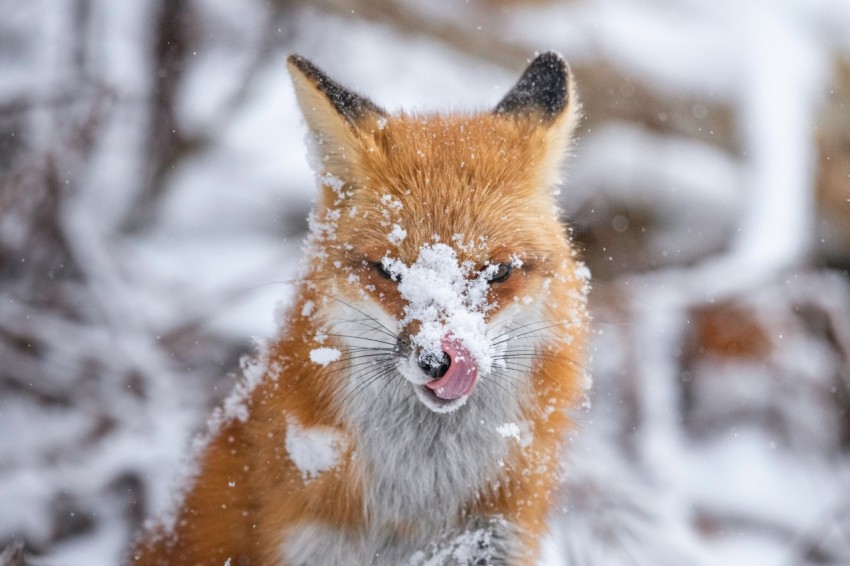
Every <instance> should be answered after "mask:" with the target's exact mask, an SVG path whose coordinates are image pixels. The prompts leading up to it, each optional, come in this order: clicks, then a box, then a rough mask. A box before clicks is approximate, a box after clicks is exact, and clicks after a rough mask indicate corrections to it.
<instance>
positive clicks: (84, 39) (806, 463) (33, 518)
mask: <svg viewBox="0 0 850 566" xmlns="http://www.w3.org/2000/svg"><path fill="white" fill-rule="evenodd" d="M550 49H554V50H557V51H560V52H562V53H563V54H564V55H565V56H566V57H567V58H568V59H569V60H570V62H571V65H572V68H573V70H574V72H575V75H576V78H577V81H578V88H579V92H580V95H581V98H582V101H583V104H584V114H585V119H584V120H583V121H582V123H581V125H580V128H579V132H578V140H577V145H576V148H575V151H574V155H573V157H572V159H571V160H570V162H569V165H568V169H569V171H568V179H569V180H568V182H567V184H566V186H565V187H564V190H563V191H562V193H561V199H562V203H563V207H564V210H565V215H566V217H567V219H568V220H569V221H570V222H571V223H572V225H573V227H574V235H575V239H576V241H577V243H578V245H579V246H580V247H581V248H582V249H583V250H584V252H583V253H584V256H585V258H586V260H587V262H588V263H589V265H590V266H591V268H592V270H593V273H594V295H593V307H594V313H595V323H594V329H595V331H596V341H595V345H594V361H593V374H594V377H595V386H594V387H595V389H594V393H593V403H592V406H591V407H590V408H589V409H585V410H583V411H582V412H581V413H580V414H579V415H578V416H577V420H578V421H579V424H580V428H579V430H578V431H577V433H576V435H575V439H574V441H573V442H572V443H571V446H570V450H569V454H570V455H569V458H568V460H567V461H566V462H565V463H564V467H565V470H566V476H567V483H566V486H565V488H566V489H565V495H564V497H563V502H562V504H561V509H560V512H559V513H558V516H557V517H555V518H554V520H553V530H554V531H555V536H554V537H553V538H552V539H551V540H548V541H546V556H545V557H544V563H545V564H546V566H560V565H567V564H569V565H614V566H616V565H619V564H623V565H625V564H630V565H639V566H643V565H647V566H658V565H670V566H674V565H691V564H693V565H701V564H705V565H746V566H761V565H764V566H768V565H770V566H772V565H783V566H785V565H787V566H792V565H803V564H806V565H815V564H818V565H823V564H836V565H838V564H844V565H847V564H850V458H848V455H850V277H848V271H847V270H848V268H850V2H848V1H847V0H797V1H792V0H783V1H776V0H713V1H711V2H706V1H703V0H644V1H626V0H562V1H556V0H535V1H515V0H514V1H512V0H469V1H467V2H460V1H459V0H440V1H435V2H418V1H415V0H350V1H344V0H316V1H314V2H309V3H307V2H297V1H295V0H240V1H238V2H236V1H231V0H156V1H153V0H66V1H64V2H55V1H54V0H28V1H26V2H21V1H20V0H0V548H2V546H3V545H5V544H7V543H10V542H15V541H24V542H25V543H26V545H27V548H28V549H29V552H30V553H31V555H32V556H33V561H34V563H37V564H49V565H74V564H82V563H85V564H92V565H100V564H103V565H109V564H116V563H118V562H119V559H120V556H121V552H122V549H123V548H124V547H125V546H126V544H127V542H128V540H129V537H130V536H131V534H132V533H133V532H134V531H135V530H136V529H137V528H138V526H139V524H140V522H141V520H142V519H143V517H145V516H147V515H148V514H149V513H151V512H154V511H156V510H157V509H159V508H161V507H162V506H163V504H164V503H165V502H166V501H167V499H168V490H169V485H170V483H169V482H170V481H171V479H172V478H173V477H174V474H175V472H176V470H177V468H178V465H179V462H180V459H181V456H182V455H183V454H184V453H185V452H186V450H187V446H188V445H189V442H190V440H191V438H192V436H193V434H195V433H196V432H197V431H198V430H199V429H200V428H201V427H202V426H203V423H204V421H205V418H206V416H207V415H208V414H209V412H210V410H211V408H212V407H214V406H215V404H216V403H217V402H218V401H220V399H221V398H222V396H223V395H225V394H226V393H227V392H228V391H229V389H230V388H231V387H232V385H233V383H234V374H235V372H236V371H238V360H239V358H240V356H242V355H244V354H246V353H249V352H250V351H251V347H252V346H251V338H252V337H262V336H268V335H269V334H271V332H272V330H273V324H274V323H273V321H274V311H275V305H276V304H277V303H278V302H280V301H284V302H285V301H286V300H287V297H289V296H290V295H291V293H292V289H291V286H290V285H288V284H287V283H286V281H287V280H288V279H290V278H291V277H292V276H293V274H294V273H295V272H296V270H297V267H298V263H299V253H300V250H299V246H300V242H301V239H302V237H303V235H304V231H305V229H306V221H305V218H306V215H307V211H308V209H309V206H310V202H311V199H312V195H313V191H314V182H313V176H312V174H311V172H310V171H309V169H308V166H307V161H306V158H305V151H304V149H303V138H304V133H305V131H304V127H303V125H302V123H301V119H300V116H299V115H298V112H297V108H296V104H295V100H294V94H293V92H292V89H291V86H290V84H289V79H288V76H287V73H286V70H285V65H284V58H285V56H286V54H288V53H290V52H293V51H297V52H299V53H302V54H303V55H305V56H307V57H309V58H311V59H313V60H314V61H315V62H316V63H317V64H319V65H320V66H321V67H323V68H324V69H326V70H327V71H328V72H329V73H330V74H331V75H332V76H334V77H336V78H338V79H339V80H340V81H341V82H343V83H345V84H347V85H349V86H351V87H354V88H356V89H359V90H361V91H362V92H364V93H366V94H368V95H369V96H370V97H371V98H373V99H374V100H375V101H376V102H378V104H380V105H382V106H384V107H386V108H388V109H390V110H392V109H397V108H407V109H414V110H438V109H476V108H488V107H491V106H492V105H494V104H495V103H496V102H497V101H498V100H499V99H500V97H501V96H502V95H503V94H504V93H505V92H506V90H507V89H508V88H509V87H510V86H511V85H512V84H513V82H514V81H515V80H516V79H517V77H518V76H519V73H520V72H521V71H522V69H523V67H524V65H525V63H526V62H527V60H528V59H529V58H530V57H532V55H533V53H534V52H535V51H543V50H550Z"/></svg>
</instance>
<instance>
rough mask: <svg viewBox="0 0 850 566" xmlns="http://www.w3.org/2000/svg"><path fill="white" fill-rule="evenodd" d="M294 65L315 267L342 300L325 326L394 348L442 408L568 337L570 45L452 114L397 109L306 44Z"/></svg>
mask: <svg viewBox="0 0 850 566" xmlns="http://www.w3.org/2000/svg"><path fill="white" fill-rule="evenodd" d="M288 65H289V71H290V74H291V76H292V80H293V83H294V85H295V92H296V95H297V99H298V102H299V105H300V107H301V110H302V113H303V114H304V118H305V121H306V123H307V126H308V128H309V132H310V135H309V136H308V143H309V145H310V146H311V147H310V148H309V153H310V156H311V161H312V163H311V165H312V167H313V169H314V170H315V172H316V174H317V176H318V178H319V182H320V184H321V186H322V192H321V195H320V198H319V200H318V203H317V207H316V210H315V212H314V213H313V216H312V218H311V246H310V247H311V252H310V255H311V264H310V273H309V275H308V277H307V279H308V280H310V281H312V282H313V283H312V284H313V285H314V289H315V290H316V291H317V292H320V293H321V294H322V296H323V297H326V298H330V301H327V300H325V301H324V302H326V303H328V302H329V303H330V306H329V307H328V309H327V312H326V313H325V314H324V315H323V316H324V317H325V324H326V328H327V329H329V330H327V333H326V335H327V336H337V337H338V338H339V340H341V341H342V342H343V343H344V344H345V345H347V346H348V347H349V351H354V352H361V353H362V354H361V355H362V356H368V355H370V354H369V353H368V352H374V351H377V350H383V352H384V353H385V356H386V357H387V358H388V359H390V360H391V363H390V364H389V366H388V369H386V370H384V373H383V374H381V377H383V378H387V377H388V374H389V373H393V374H394V375H395V376H397V375H398V374H400V375H401V377H403V378H404V380H406V382H408V383H409V386H410V387H412V389H413V391H414V392H415V393H416V397H417V398H418V399H419V400H420V401H421V402H422V403H423V404H424V405H425V406H427V407H428V408H429V409H431V410H433V411H435V412H450V411H453V410H455V409H458V408H459V407H461V406H462V405H464V404H465V403H466V402H467V401H468V400H469V399H470V398H474V397H475V390H476V386H477V385H478V384H479V382H480V381H481V380H485V379H488V376H497V375H499V372H502V373H504V372H507V371H508V370H511V371H514V372H517V371H519V368H520V367H528V368H529V370H530V369H531V368H532V366H533V365H534V364H533V357H532V356H531V355H530V354H531V353H533V352H535V351H538V350H539V349H540V348H544V347H548V346H547V345H548V344H549V343H550V342H551V341H552V340H553V339H556V338H561V339H562V341H564V342H569V341H570V340H571V336H572V332H573V328H574V327H573V328H571V326H570V325H569V319H570V318H576V317H581V316H583V308H584V307H583V304H584V303H583V301H584V292H585V289H584V287H585V282H584V280H583V279H582V277H580V272H581V270H582V268H581V267H580V264H579V263H578V262H577V261H576V260H575V259H574V253H573V251H572V248H571V247H570V245H569V242H568V239H567V234H566V231H565V228H564V226H563V225H562V223H561V222H560V220H559V211H558V208H557V206H556V199H555V195H556V188H557V186H558V183H559V182H560V179H559V172H560V169H561V163H562V159H563V157H564V155H565V153H566V150H567V148H568V145H569V143H570V139H571V135H572V132H573V129H574V127H575V124H576V121H577V116H578V104H577V102H576V97H575V92H574V87H573V81H572V77H571V74H570V72H569V69H568V67H567V65H566V63H565V62H564V61H563V59H561V57H560V56H558V55H556V54H554V53H544V54H542V55H540V56H538V57H537V58H536V59H534V60H533V61H532V62H531V64H530V65H529V66H528V68H527V69H526V70H525V72H524V73H523V75H522V76H521V77H520V79H519V81H518V82H517V84H516V85H515V86H514V87H513V88H512V89H511V90H510V91H509V92H508V93H507V95H506V96H505V97H504V98H503V99H502V100H501V102H499V103H498V104H497V105H496V107H495V108H494V109H493V110H491V111H488V112H482V113H478V114H452V115H416V114H405V113H400V114H395V115H390V114H388V113H387V112H386V111H384V110H383V109H382V108H381V107H379V106H378V105H376V104H375V103H373V102H372V101H370V100H369V99H367V98H365V97H363V96H361V95H359V94H357V93H355V92H352V91H351V90H349V89H346V88H345V87H343V86H342V85H340V84H339V83H337V82H335V81H334V80H332V79H331V78H329V77H328V76H327V75H325V74H324V73H323V72H322V71H321V70H319V69H318V68H317V67H316V66H314V65H313V64H312V63H310V62H309V61H307V60H306V59H304V58H302V57H300V56H298V55H292V56H290V57H289V59H288ZM555 287H560V290H557V291H555V290H553V288H555ZM334 303H338V306H339V305H344V306H341V307H339V308H334V307H333V304H334ZM311 310H312V309H311ZM334 312H336V314H335V315H334V314H333V313H334ZM346 313H347V314H346ZM340 321H342V322H340ZM547 321H548V323H551V324H549V325H548V326H547ZM574 322H578V321H574ZM551 327H559V330H558V331H557V332H554V333H553V332H546V331H545V330H546V329H547V328H551ZM523 332H525V334H523ZM553 336H555V338H553ZM512 347H513V348H514V350H517V349H519V351H521V352H523V353H525V354H526V355H525V357H524V358H523V359H522V361H516V359H517V358H516V357H515V358H513V359H514V361H513V362H510V361H509V360H510V358H509V356H507V355H506V352H509V351H510V350H511V348H512ZM371 355H377V354H374V353H373V354H371ZM354 359H357V356H349V360H354ZM367 361H369V360H368V358H367V359H365V360H364V361H363V363H366V362H367ZM511 363H513V368H511V367H509V366H510V365H511ZM351 365H352V367H354V366H355V365H356V364H355V363H352V364H351ZM355 373H356V372H355ZM520 373H523V372H520ZM524 374H530V371H526V372H524ZM360 375H361V376H362V375H363V374H362V373H361V374H360ZM375 375H377V374H376V372H372V373H371V374H369V376H370V377H374V376H375ZM364 379H365V378H364ZM375 379H377V377H375Z"/></svg>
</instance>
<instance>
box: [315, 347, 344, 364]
mask: <svg viewBox="0 0 850 566" xmlns="http://www.w3.org/2000/svg"><path fill="white" fill-rule="evenodd" d="M340 356H342V352H340V351H339V350H337V349H336V348H315V349H313V350H310V359H311V360H312V361H313V363H316V364H319V365H321V366H326V365H328V364H330V363H333V362H335V361H337V360H338V359H339V358H340Z"/></svg>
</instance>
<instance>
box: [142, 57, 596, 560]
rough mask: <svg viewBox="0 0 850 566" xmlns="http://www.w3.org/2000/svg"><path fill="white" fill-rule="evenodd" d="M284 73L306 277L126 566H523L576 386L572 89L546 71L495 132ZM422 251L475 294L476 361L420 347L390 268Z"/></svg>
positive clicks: (581, 280) (462, 353)
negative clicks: (297, 145)
mask: <svg viewBox="0 0 850 566" xmlns="http://www.w3.org/2000/svg"><path fill="white" fill-rule="evenodd" d="M288 66H289V72H290V74H291V76H292V81H293V84H294V87H295V92H296V95H297V99H298V103H299V105H300V107H301V111H302V113H303V115H304V118H305V121H306V123H307V126H308V128H309V130H310V145H311V146H312V147H311V153H312V155H313V159H312V160H313V162H314V163H312V165H313V167H314V169H315V170H316V174H317V178H318V179H319V184H320V196H319V198H318V200H317V204H316V207H315V210H314V211H313V213H312V216H311V235H310V237H309V240H308V243H307V245H306V264H305V268H304V277H303V278H302V279H301V280H300V282H299V284H298V289H297V294H296V299H295V302H294V304H293V305H292V307H291V308H290V310H289V311H288V314H286V316H285V321H284V324H283V326H282V330H281V331H280V333H279V335H278V336H277V337H275V338H274V339H273V340H271V341H270V342H269V344H268V346H267V348H266V349H265V350H264V351H263V352H262V353H261V354H260V355H259V358H258V360H257V361H256V362H255V364H254V365H253V366H252V367H251V368H249V370H248V372H247V373H248V374H249V376H248V377H247V378H246V381H244V382H243V383H242V384H241V385H240V386H239V387H238V388H237V392H236V393H235V394H234V397H232V398H231V399H230V400H229V401H228V404H227V405H226V409H225V410H223V411H220V412H219V418H218V419H217V420H216V421H215V423H214V426H213V427H212V429H211V430H210V432H209V433H208V435H207V439H206V442H205V445H204V448H203V450H202V451H201V453H200V454H199V455H198V457H197V463H196V473H195V474H194V475H193V477H192V479H191V482H190V484H189V485H188V486H187V488H186V492H185V493H184V494H183V496H182V501H181V503H180V505H179V508H178V509H177V510H176V512H175V514H174V515H173V516H172V517H171V520H170V521H165V520H163V521H160V522H159V523H158V524H157V525H156V526H154V527H152V528H149V529H147V530H146V531H145V532H144V533H143V534H142V535H141V536H140V538H139V540H138V541H137V543H136V545H135V547H134V548H133V549H132V550H131V552H130V555H129V560H128V562H129V563H132V564H140V565H154V564H216V565H219V566H221V565H223V564H230V565H244V564H252V565H286V566H308V565H322V566H324V565H332V564H352V565H360V564H374V565H387V566H389V565H393V566H395V565H400V564H411V565H425V564H429V565H436V564H504V565H521V564H524V565H527V564H534V563H535V560H536V559H537V555H538V552H539V548H538V547H539V542H540V540H541V537H542V536H543V535H544V534H545V532H546V523H547V517H548V515H549V513H550V507H551V505H552V502H553V495H554V491H555V489H556V487H557V484H558V471H559V466H560V462H561V452H562V449H563V445H564V437H565V434H566V433H567V431H568V430H569V428H570V425H571V423H570V419H569V411H570V410H571V409H572V408H574V407H575V405H576V404H577V403H578V400H579V399H580V398H581V396H582V394H583V387H584V385H585V379H586V376H585V375H584V372H583V364H584V356H585V351H584V350H585V342H586V336H587V327H588V325H587V320H588V314H587V311H586V293H587V286H588V283H587V272H586V269H585V268H584V267H583V265H582V264H581V263H580V262H579V261H578V260H577V258H576V254H575V252H574V249H573V247H572V246H571V244H570V241H569V238H568V233H567V229H566V227H565V226H564V225H563V224H562V222H561V221H560V219H559V211H558V209H557V206H556V198H555V194H556V188H557V187H558V185H559V182H560V178H559V172H560V170H561V168H562V160H563V158H564V155H565V153H566V152H567V149H568V148H569V145H570V143H571V135H572V132H573V129H574V127H575V124H576V121H577V116H578V103H577V100H576V95H575V91H574V87H573V81H572V77H571V75H570V72H569V69H568V67H567V65H566V63H565V62H564V61H563V60H562V59H561V57H560V56H558V55H556V54H554V53H544V54H542V55H540V56H538V57H537V58H536V59H534V60H533V61H532V62H531V64H530V65H529V67H528V68H527V69H526V71H525V73H524V74H523V75H522V77H521V78H520V80H519V82H518V83H517V84H516V86H514V87H513V89H512V90H511V91H510V92H508V94H507V95H506V96H505V97H504V98H503V99H502V101H501V102H500V103H499V104H498V105H497V106H496V108H495V109H494V110H492V111H487V112H482V113H477V114H449V115H441V114H436V115H418V114H406V113H400V114H395V115H390V114H388V113H387V112H386V111H384V110H383V109H382V108H380V107H379V106H377V105H376V104H374V103H373V102H371V101H370V100H368V99H367V98H365V97H363V96H361V95H359V94H356V93H354V92H352V91H350V90H348V89H346V88H345V87H343V86H342V85H340V84H338V83H337V82H335V81H333V80H332V79H330V78H329V77H328V76H327V75H325V74H324V73H323V72H322V71H321V70H319V69H318V68H317V67H315V66H314V65H313V64H312V63H310V62H309V61H307V60H306V59H304V58H302V57H300V56H298V55H292V56H290V57H289V59H288ZM438 246H439V250H441V252H440V253H443V254H444V256H445V257H449V258H451V259H452V261H455V260H456V265H457V266H458V267H457V269H460V270H461V271H459V273H463V277H466V278H467V279H468V280H469V282H470V283H469V284H470V285H473V284H474V285H477V286H476V287H474V289H478V290H479V291H480V290H482V289H483V293H484V294H483V296H481V297H478V299H476V300H479V303H476V304H480V305H483V306H481V308H480V309H479V310H477V311H475V312H471V313H466V314H469V316H472V317H473V318H474V317H479V318H480V319H481V321H483V322H482V323H481V324H482V325H483V326H481V328H483V330H482V332H481V336H480V337H477V338H480V339H481V340H484V341H485V342H484V343H486V344H487V349H486V350H484V353H483V354H480V353H475V354H473V350H474V348H473V347H472V345H471V343H472V341H474V340H473V339H477V338H476V337H473V338H465V339H464V340H467V342H462V341H461V342H462V343H460V342H452V340H456V338H455V336H454V334H457V333H458V332H459V331H451V329H447V330H444V331H441V332H443V334H442V335H441V336H438V338H437V340H438V341H439V340H442V342H439V344H442V346H439V347H442V348H443V351H442V352H439V351H438V352H437V353H438V354H443V358H442V361H440V360H437V361H435V359H431V358H428V357H427V356H425V355H424V353H423V350H422V347H421V345H418V344H419V343H418V342H417V339H418V337H419V336H420V334H421V332H422V328H424V326H425V324H426V321H424V319H422V318H421V317H420V318H416V316H412V315H411V312H412V310H411V309H412V308H413V307H412V304H413V302H414V301H415V300H414V299H413V298H411V297H412V296H413V295H412V294H410V293H408V294H405V292H403V289H404V288H403V287H402V285H403V283H404V282H405V279H404V278H403V277H405V275H402V274H401V272H400V271H399V269H407V268H408V267H406V266H414V265H418V262H420V261H421V259H422V257H423V254H424V253H425V251H424V250H432V251H433V250H437V249H438ZM452 265H455V264H452ZM398 266H401V267H398ZM405 273H407V272H405ZM429 273H431V272H429ZM434 273H435V274H436V276H439V275H440V273H439V270H435V271H434ZM455 282H456V281H455ZM460 284H461V285H465V284H466V280H461V281H460ZM462 288H463V289H464V291H463V292H462V293H461V295H463V296H462V297H460V298H461V299H463V300H464V301H467V299H469V297H467V296H466V294H471V293H473V287H472V286H470V287H468V288H467V287H462ZM400 289H402V291H400ZM417 292H425V293H426V294H427V292H429V289H428V288H423V289H419V290H418V291H417ZM416 300H418V299H416ZM426 300H432V299H428V298H427V297H426ZM433 300H438V299H436V298H434V299H433ZM469 300H471V299H469ZM426 302H427V301H426ZM464 304H467V303H464ZM470 304H471V303H470ZM426 306H427V305H426ZM461 310H462V309H461ZM460 314H462V315H463V314H465V313H460ZM411 317H412V318H411ZM431 322H434V323H435V324H436V325H437V328H442V327H441V326H440V325H441V324H444V323H445V321H444V320H443V319H442V318H440V317H436V318H435V319H434V321H431ZM446 324H447V323H446ZM446 328H448V327H446ZM453 332H454V333H453ZM457 340H460V339H459V338H458V339H457ZM453 344H454V345H453ZM458 344H459V345H458ZM476 356H478V357H476ZM485 360H486V361H485ZM491 362H492V363H491ZM440 363H442V364H443V365H440ZM452 364H454V366H455V368H457V367H461V366H463V364H466V365H465V366H463V367H467V368H468V371H467V373H466V374H464V375H463V376H460V377H458V376H456V375H455V374H453V373H451V372H452V371H455V370H453V369H452ZM488 364H490V365H488ZM447 367H448V369H446V368H447ZM457 371H460V370H457ZM429 372H430V373H429ZM441 372H444V373H442V376H443V377H439V376H440V375H441ZM251 377H252V378H251ZM434 379H440V380H442V381H443V382H445V383H446V384H447V386H446V387H448V389H445V388H439V387H436V386H435V385H434V384H435V383H436V382H434V381H433V380H434ZM429 380H432V381H429ZM460 389H463V394H460ZM448 390H451V393H447V392H446V391H448ZM458 395H459V396H458Z"/></svg>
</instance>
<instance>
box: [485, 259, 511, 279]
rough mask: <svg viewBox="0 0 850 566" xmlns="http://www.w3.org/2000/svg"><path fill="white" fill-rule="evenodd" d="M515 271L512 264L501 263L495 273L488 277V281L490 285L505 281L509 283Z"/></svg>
mask: <svg viewBox="0 0 850 566" xmlns="http://www.w3.org/2000/svg"><path fill="white" fill-rule="evenodd" d="M513 270H514V266H513V265H511V264H510V263H500V264H499V265H498V267H497V268H496V271H495V273H493V274H492V275H491V276H490V277H488V279H487V280H488V281H489V282H490V283H502V282H503V281H507V279H508V277H510V276H511V272H512V271H513Z"/></svg>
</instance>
